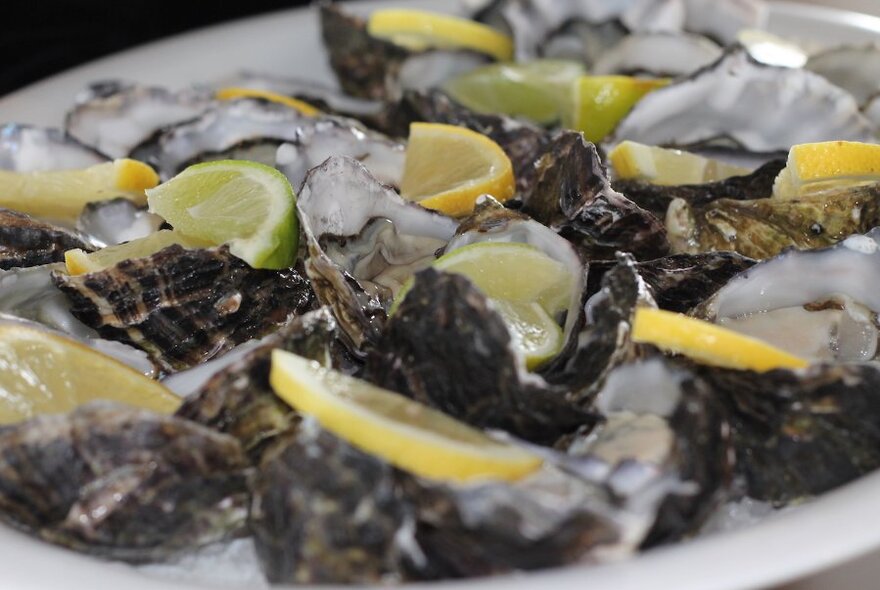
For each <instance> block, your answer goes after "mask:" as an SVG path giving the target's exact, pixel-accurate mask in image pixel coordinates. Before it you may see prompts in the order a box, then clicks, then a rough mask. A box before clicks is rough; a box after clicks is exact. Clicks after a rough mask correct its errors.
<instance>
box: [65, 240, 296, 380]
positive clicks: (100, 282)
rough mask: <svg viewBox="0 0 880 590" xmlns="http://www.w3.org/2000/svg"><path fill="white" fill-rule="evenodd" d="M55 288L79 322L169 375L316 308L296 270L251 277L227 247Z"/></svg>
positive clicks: (129, 266) (134, 263) (171, 254)
mask: <svg viewBox="0 0 880 590" xmlns="http://www.w3.org/2000/svg"><path fill="white" fill-rule="evenodd" d="M53 280H54V281H55V284H56V285H57V286H58V287H59V288H60V289H61V290H62V291H63V292H64V293H65V294H66V295H67V297H68V298H69V299H70V303H71V312H72V313H73V315H74V316H75V317H76V318H78V319H79V320H80V321H82V322H83V323H85V324H86V325H88V326H90V327H91V328H93V329H95V330H97V331H98V333H99V334H101V335H102V336H103V337H105V338H108V339H111V340H119V341H121V342H123V343H126V344H130V345H132V346H136V347H138V348H141V349H142V350H144V351H145V352H146V353H147V354H148V355H149V356H150V358H151V359H153V361H154V362H155V363H156V364H157V365H158V366H160V367H161V368H162V369H163V370H165V371H168V372H173V371H177V370H181V369H184V368H187V367H190V366H193V365H196V364H198V363H200V362H203V361H205V360H208V359H210V358H212V357H215V356H217V355H220V354H222V353H223V352H225V351H227V350H230V349H231V348H233V347H234V346H235V345H237V344H241V343H242V342H245V341H247V340H251V339H253V338H258V337H260V336H263V335H265V334H267V333H269V332H271V331H273V330H276V329H278V328H279V327H280V326H282V325H284V324H285V323H287V322H288V321H289V320H290V319H291V318H292V317H294V316H296V315H298V314H301V313H303V312H304V311H305V310H307V309H308V308H309V307H310V306H311V304H312V300H313V294H312V292H311V289H310V288H309V286H308V284H307V282H306V280H305V279H303V278H302V277H301V276H300V275H299V273H297V272H296V271H295V270H293V269H289V270H283V271H267V270H255V269H252V268H251V267H250V266H248V265H247V264H246V263H245V262H243V261H241V260H239V259H238V258H235V257H234V256H232V255H231V254H229V250H228V248H226V247H221V248H219V249H213V250H186V249H184V248H182V247H181V246H177V245H175V246H170V247H168V248H165V249H164V250H161V251H159V252H157V253H156V254H153V255H152V256H149V257H146V258H139V259H134V260H127V261H124V262H121V263H119V264H117V265H116V266H114V267H111V268H108V269H106V270H103V271H99V272H94V273H90V274H85V275H79V276H69V275H66V274H64V273H60V272H57V273H55V274H54V275H53Z"/></svg>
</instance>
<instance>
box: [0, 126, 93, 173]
mask: <svg viewBox="0 0 880 590" xmlns="http://www.w3.org/2000/svg"><path fill="white" fill-rule="evenodd" d="M106 161H107V157H106V156H104V155H103V154H100V153H98V152H96V151H95V150H93V149H92V148H90V147H88V146H86V145H84V144H82V143H80V142H78V141H77V140H75V139H73V138H72V137H70V136H69V135H67V134H66V133H64V132H63V131H59V130H58V129H45V128H42V127H33V126H31V125H20V124H18V123H7V124H6V125H3V126H0V170H12V171H14V172H35V171H42V170H64V169H69V168H85V167H87V166H93V165H95V164H100V163H102V162H106Z"/></svg>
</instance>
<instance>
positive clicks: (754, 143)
mask: <svg viewBox="0 0 880 590" xmlns="http://www.w3.org/2000/svg"><path fill="white" fill-rule="evenodd" d="M780 113H782V114H780ZM803 121H810V122H811V124H810V125H803V124H802V122H803ZM876 133H877V129H876V128H875V127H874V125H873V124H872V123H871V122H870V121H869V120H868V119H867V118H866V117H865V116H864V115H863V114H862V113H861V112H860V111H859V108H858V104H857V103H856V101H855V99H853V97H852V95H851V94H849V93H848V92H846V91H845V90H843V89H841V88H838V87H837V86H834V85H833V84H831V83H830V82H828V81H827V80H826V79H825V78H823V77H821V76H819V75H817V74H814V73H813V72H809V71H806V70H801V69H796V68H784V67H776V66H768V65H764V64H761V63H759V62H757V61H755V60H754V59H753V58H752V57H750V56H749V54H748V52H747V51H746V50H745V49H744V48H743V47H741V46H734V47H733V48H731V49H729V50H728V51H727V53H726V54H725V55H724V56H723V57H722V58H721V59H719V60H718V61H717V62H716V63H715V64H713V65H711V66H708V67H706V68H704V69H702V70H700V71H699V72H697V73H695V74H694V75H693V76H691V77H689V78H686V79H683V80H679V81H677V82H675V83H673V84H671V85H669V86H667V87H665V88H661V89H659V90H657V91H655V92H652V93H650V94H649V95H647V96H646V97H645V98H644V99H643V100H641V101H640V102H639V103H638V104H637V105H636V106H635V108H633V110H632V111H631V112H630V113H629V115H627V116H626V117H624V119H623V120H622V121H621V122H620V124H619V125H618V126H617V129H616V130H615V131H614V133H613V135H612V138H611V140H610V142H611V143H619V142H621V141H623V140H625V139H629V140H633V141H638V142H641V143H646V144H649V145H672V146H693V145H706V144H720V145H728V146H729V145H731V144H732V145H733V146H734V147H739V148H743V149H745V150H747V151H751V152H775V151H787V150H788V149H789V148H790V147H791V146H793V145H795V144H799V143H809V142H817V141H832V140H849V141H861V142H868V143H873V142H875V141H876V140H877V135H876Z"/></svg>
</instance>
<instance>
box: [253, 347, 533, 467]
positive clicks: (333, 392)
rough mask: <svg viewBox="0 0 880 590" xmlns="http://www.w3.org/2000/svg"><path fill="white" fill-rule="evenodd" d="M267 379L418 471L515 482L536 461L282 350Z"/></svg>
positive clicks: (327, 423)
mask: <svg viewBox="0 0 880 590" xmlns="http://www.w3.org/2000/svg"><path fill="white" fill-rule="evenodd" d="M269 381H270V383H271V384H272V388H273V389H274V390H275V393H277V394H278V395H279V396H280V397H281V398H282V399H283V400H284V401H286V402H287V403H288V404H290V405H291V407H293V408H294V409H295V410H297V411H298V412H300V413H301V414H304V415H308V416H313V417H314V418H315V419H316V420H317V421H318V422H319V423H320V424H321V426H322V427H323V428H324V429H326V430H328V431H330V432H332V433H333V434H335V435H336V436H338V437H340V438H342V439H344V440H346V441H348V442H349V443H351V444H352V445H354V446H355V447H358V448H359V449H362V450H363V451H365V452H367V453H370V454H371V455H375V456H377V457H380V458H382V459H383V460H385V461H388V462H389V463H391V464H392V465H395V466H396V467H399V468H401V469H404V470H406V471H409V472H411V473H414V474H416V475H420V476H423V477H429V478H432V479H438V480H445V481H454V482H468V481H473V480H493V479H494V480H506V481H513V480H516V479H519V478H521V477H524V476H526V475H528V474H529V473H532V472H533V471H535V470H536V469H538V468H539V467H540V466H541V459H540V458H539V457H538V456H536V455H534V454H532V453H530V452H528V451H526V450H524V449H521V448H519V447H516V446H513V445H509V444H504V443H500V442H497V441H495V440H493V439H491V438H489V437H487V436H486V435H485V434H483V433H482V432H480V431H478V430H476V429H474V428H471V427H470V426H468V425H466V424H464V423H462V422H459V421H458V420H454V419H453V418H450V417H449V416H447V415H446V414H443V413H442V412H438V411H436V410H433V409H431V408H429V407H427V406H425V405H422V404H420V403H418V402H415V401H413V400H411V399H409V398H406V397H404V396H402V395H398V394H396V393H393V392H390V391H386V390H384V389H381V388H379V387H376V386H374V385H371V384H369V383H367V382H366V381H361V380H359V379H355V378H354V377H349V376H347V375H343V374H342V373H339V372H336V371H333V370H331V369H326V368H324V367H322V366H321V365H320V364H318V363H316V362H314V361H309V360H307V359H304V358H302V357H299V356H297V355H295V354H292V353H289V352H285V351H283V350H277V349H276V350H274V351H273V352H272V369H271V372H270V375H269Z"/></svg>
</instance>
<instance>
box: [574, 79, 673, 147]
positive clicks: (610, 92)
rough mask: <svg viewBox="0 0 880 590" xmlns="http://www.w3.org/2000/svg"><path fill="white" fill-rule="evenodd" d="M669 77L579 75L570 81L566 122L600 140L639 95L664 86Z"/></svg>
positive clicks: (593, 139)
mask: <svg viewBox="0 0 880 590" xmlns="http://www.w3.org/2000/svg"><path fill="white" fill-rule="evenodd" d="M668 84H669V80H665V79H659V80H653V79H646V78H632V77H630V76H581V77H580V78H578V79H577V80H576V81H575V82H574V83H573V84H572V90H571V92H572V98H571V101H572V109H573V110H572V113H571V115H569V117H570V120H566V121H564V122H565V123H566V125H567V126H569V127H571V128H572V129H576V130H578V131H582V132H583V134H584V137H586V138H587V140H589V141H592V142H593V143H599V142H600V141H602V140H603V139H605V136H607V135H608V134H609V133H611V132H612V131H614V128H615V127H617V124H618V123H620V120H621V119H623V118H624V117H625V116H626V115H628V114H629V112H630V111H631V110H632V108H633V107H634V106H635V105H636V103H637V102H639V101H640V100H641V99H642V97H644V96H645V95H646V94H648V93H649V92H651V91H653V90H657V89H658V88H663V87H664V86H667V85H668Z"/></svg>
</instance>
